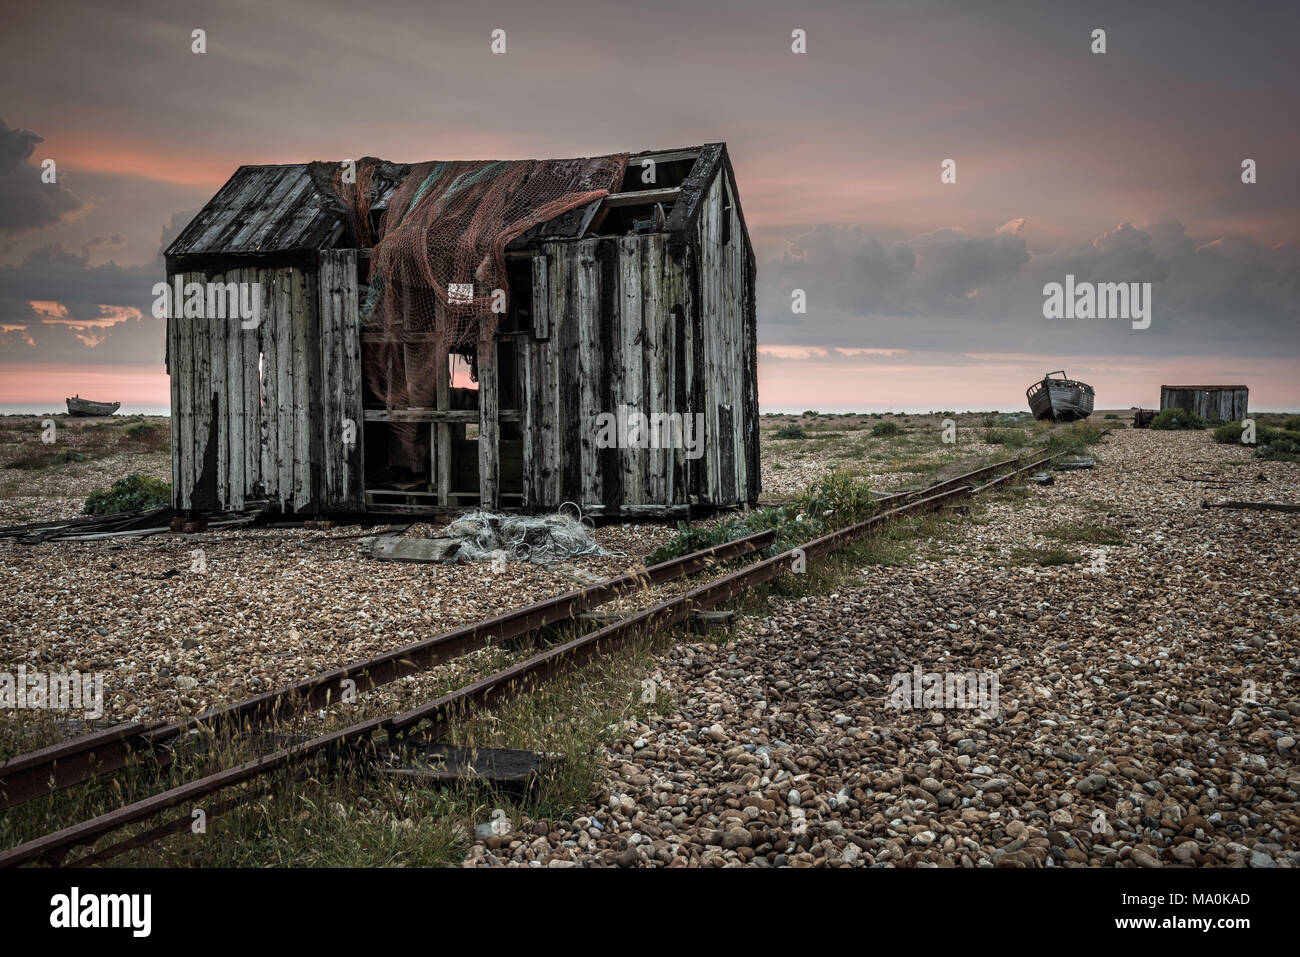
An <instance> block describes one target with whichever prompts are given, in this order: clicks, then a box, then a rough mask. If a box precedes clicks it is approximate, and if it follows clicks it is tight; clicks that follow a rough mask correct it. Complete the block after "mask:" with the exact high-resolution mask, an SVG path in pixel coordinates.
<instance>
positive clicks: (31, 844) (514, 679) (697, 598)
mask: <svg viewBox="0 0 1300 957" xmlns="http://www.w3.org/2000/svg"><path fill="white" fill-rule="evenodd" d="M1054 458H1056V456H1046V457H1044V458H1041V459H1039V460H1037V461H1034V462H1031V463H1029V464H1027V465H1025V466H1023V467H1021V468H1018V469H1016V470H1015V471H1013V472H1010V473H1008V474H1007V475H1005V476H1002V477H1001V478H999V479H995V480H994V481H991V482H988V483H986V484H985V485H983V486H981V487H980V488H978V489H976V488H974V487H973V486H970V485H965V484H963V485H959V486H956V487H953V488H949V489H947V490H945V491H942V492H939V493H936V494H933V495H928V496H926V497H924V498H920V499H916V500H914V501H911V502H907V503H905V504H902V505H899V506H898V507H896V508H892V509H889V510H887V511H884V512H879V513H877V514H876V515H873V516H872V517H871V518H868V519H866V520H865V521H863V522H859V523H857V524H854V525H850V526H847V527H845V528H842V529H839V530H837V531H834V532H831V533H829V534H827V535H823V536H821V537H820V538H817V539H814V540H812V541H810V542H807V543H805V544H803V545H801V546H799V547H797V548H792V549H789V550H787V551H784V552H782V553H780V554H779V555H775V556H773V557H770V558H767V559H764V560H762V561H760V562H757V563H755V564H752V565H748V566H746V567H745V568H743V569H740V570H738V571H735V572H732V573H730V574H728V575H725V576H723V577H722V578H719V579H715V580H714V581H711V582H708V583H706V584H704V585H701V586H699V587H697V588H694V589H691V590H690V591H687V592H685V593H684V594H682V595H680V596H678V597H676V598H671V599H668V600H665V601H662V602H659V603H658V604H656V605H653V606H651V607H649V608H646V609H642V610H641V611H638V612H634V613H633V614H630V615H628V616H627V617H625V618H623V619H622V620H620V621H618V622H615V623H612V624H610V625H607V626H605V627H604V628H600V629H597V630H596V631H593V632H590V633H588V634H586V635H582V636H580V637H578V638H575V639H573V640H572V641H569V642H566V643H564V644H562V645H557V646H555V647H553V648H549V649H547V650H545V651H543V652H541V653H539V654H537V655H534V656H532V657H530V658H528V659H526V660H524V661H521V662H518V663H516V664H514V665H512V666H511V667H509V668H506V669H503V670H502V671H498V672H496V673H495V674H492V675H489V676H487V677H485V678H482V679H480V680H478V681H475V682H473V683H471V684H469V685H466V686H464V687H462V688H459V689H457V690H456V691H453V692H451V693H449V694H446V695H442V696H441V697H439V698H436V699H434V700H433V701H430V702H427V703H425V704H423V705H420V706H419V707H417V708H414V709H412V710H410V711H407V712H405V713H403V714H399V715H395V716H391V717H381V718H372V719H370V720H367V721H364V722H361V723H359V724H356V725H352V726H350V727H347V728H342V729H339V730H336V731H333V732H330V733H328V734H324V735H321V736H319V737H316V738H313V739H311V740H310V741H306V742H304V743H301V744H295V745H293V746H292V747H288V748H284V749H282V750H279V751H276V752H274V753H272V754H269V755H265V756H263V757H260V758H257V759H255V760H252V761H247V762H244V763H243V764H240V765H237V766H235V767H233V768H228V769H225V770H222V771H218V772H216V773H214V774H210V775H208V776H206V777H203V778H200V779H199V780H197V781H192V782H190V783H188V784H183V785H180V786H178V787H175V788H172V789H170V790H167V791H164V792H161V793H159V794H155V795H152V796H150V797H147V798H143V799H141V800H139V801H136V802H134V803H132V804H129V805H126V806H125V807H122V808H118V809H116V810H114V811H110V812H107V813H106V814H101V815H99V816H98V817H95V818H92V819H91V820H88V821H83V822H81V823H79V824H74V825H71V826H69V827H66V828H63V829H61V830H59V831H55V832H53V833H51V834H47V835H43V836H42V837H38V838H35V839H33V840H31V841H28V842H26V843H24V844H21V845H19V846H17V847H14V848H11V849H10V850H8V851H4V852H0V867H13V866H17V865H21V864H26V863H31V862H35V861H47V862H53V863H57V862H59V861H61V860H62V859H63V858H64V857H65V856H66V854H67V853H68V851H69V850H71V849H72V848H74V847H78V846H80V845H84V844H89V843H91V842H93V841H95V840H97V839H99V838H100V837H102V836H103V835H105V834H108V833H111V832H112V831H114V830H117V829H118V828H121V827H126V826H128V825H130V824H134V823H137V822H139V821H143V820H146V819H148V818H150V817H152V816H154V815H155V814H159V813H161V812H163V811H166V810H169V809H171V808H174V807H178V806H181V805H185V804H188V803H190V802H192V801H197V800H199V799H201V798H205V797H208V796H210V795H212V794H216V793H217V792H219V791H222V790H224V789H226V788H229V787H234V786H236V785H240V784H244V783H246V782H248V781H252V780H255V779H256V778H258V777H261V776H262V775H265V774H268V773H270V772H272V771H276V770H279V769H281V768H284V767H288V766H291V765H293V764H298V763H301V762H303V761H305V760H307V759H308V758H310V757H312V756H314V755H317V754H322V753H328V752H338V751H346V750H353V751H366V750H370V749H371V748H372V746H373V743H372V741H371V738H372V737H373V736H374V735H375V734H376V733H378V732H384V733H386V734H387V735H388V736H389V738H399V737H404V736H406V735H408V734H409V733H410V732H412V731H413V730H415V729H416V728H417V727H423V730H422V732H421V736H422V738H424V739H427V740H434V739H436V738H437V737H439V736H441V735H443V734H445V732H446V730H447V728H448V727H449V725H450V722H451V721H452V720H453V719H454V718H455V717H456V716H457V715H459V714H461V713H463V712H464V711H466V710H467V709H470V708H488V707H491V706H492V705H494V704H497V703H499V702H501V701H504V700H506V699H508V698H510V697H513V696H515V695H517V694H519V693H521V692H525V691H528V690H530V689H532V688H534V687H536V686H538V685H539V684H541V683H543V682H545V681H547V680H549V679H550V678H552V677H555V676H556V675H559V674H562V673H564V672H567V671H569V670H572V669H574V668H577V667H580V666H581V665H582V664H585V663H586V662H587V661H589V660H591V659H592V658H593V657H595V656H596V655H598V654H601V653H603V652H605V651H608V650H610V649H613V648H616V647H618V646H620V645H623V644H626V643H627V642H628V641H630V640H633V639H635V638H637V637H639V636H642V635H648V634H651V633H653V632H655V631H658V630H660V629H662V628H666V627H669V626H671V625H673V624H676V623H678V622H681V621H683V620H685V619H686V618H688V617H689V616H690V615H691V614H692V613H694V612H695V611H697V610H699V609H705V608H712V607H714V606H716V605H718V604H721V603H723V602H726V601H730V600H731V599H733V598H735V597H736V596H738V595H740V594H742V593H743V592H745V591H748V590H749V589H751V588H754V587H756V586H758V585H761V584H764V583H766V582H768V581H771V580H772V579H774V578H777V577H779V576H781V575H784V574H788V573H791V572H793V571H794V570H795V568H796V567H798V565H799V564H800V563H801V562H805V561H809V560H815V559H817V558H819V557H821V556H823V555H826V554H829V553H831V552H833V551H835V550H837V549H839V548H842V547H843V546H844V545H847V544H848V543H850V542H852V541H854V540H856V539H859V538H862V537H863V536H865V535H867V534H869V533H870V532H871V531H873V530H874V529H876V528H878V527H880V526H881V525H883V524H885V523H887V522H889V521H891V520H893V519H895V518H900V517H903V516H906V515H910V514H917V513H921V514H923V513H925V512H929V511H933V510H935V509H938V508H940V507H942V506H943V505H946V504H947V503H949V502H951V501H953V500H955V499H958V498H963V497H966V496H968V495H971V494H976V493H981V492H984V491H988V490H989V489H992V488H996V487H999V486H1001V485H1002V484H1004V483H1006V482H1008V481H1011V480H1013V479H1015V478H1016V477H1019V476H1020V475H1023V474H1025V473H1027V472H1031V471H1033V470H1035V469H1038V468H1040V467H1041V466H1043V465H1044V464H1045V463H1047V462H1050V461H1051V460H1052V459H1054ZM976 471H985V470H976ZM972 474H973V473H972ZM985 474H987V472H986V471H985ZM963 478H966V476H959V477H958V479H952V480H950V481H949V482H946V483H943V484H945V485H950V484H951V483H952V482H956V481H958V480H959V479H963ZM688 557H690V556H688ZM658 567H660V566H656V568H658ZM607 584H612V583H607ZM534 607H536V606H534ZM525 611H526V609H525ZM479 624H480V625H481V624H484V623H479ZM468 627H469V628H470V629H472V628H473V627H474V626H468ZM233 800H236V799H235V798H231V799H229V800H228V801H224V802H220V804H218V805H213V806H212V808H211V809H210V810H209V811H208V817H209V819H211V817H213V816H214V813H213V812H214V811H217V810H218V808H220V807H221V806H222V805H225V804H228V803H229V802H230V801H233ZM184 820H185V819H184V818H179V819H177V820H174V821H172V822H169V823H168V824H164V825H162V826H161V827H159V828H155V829H153V830H152V831H149V832H145V834H141V835H137V836H136V837H134V838H131V839H128V840H127V841H123V842H120V843H119V844H115V845H112V846H111V847H109V848H104V849H102V850H100V851H98V852H95V853H94V854H92V855H89V856H88V857H85V858H82V859H80V860H79V861H77V862H75V863H82V862H87V861H90V860H91V859H93V860H94V861H96V862H97V861H100V860H105V859H107V857H110V856H114V855H115V854H117V853H121V851H124V850H128V849H129V848H131V847H136V846H139V844H140V843H148V840H146V839H145V836H146V835H148V834H153V833H155V832H157V836H158V837H161V836H163V835H164V834H167V833H174V832H176V831H178V830H181V829H182V824H183V822H184Z"/></svg>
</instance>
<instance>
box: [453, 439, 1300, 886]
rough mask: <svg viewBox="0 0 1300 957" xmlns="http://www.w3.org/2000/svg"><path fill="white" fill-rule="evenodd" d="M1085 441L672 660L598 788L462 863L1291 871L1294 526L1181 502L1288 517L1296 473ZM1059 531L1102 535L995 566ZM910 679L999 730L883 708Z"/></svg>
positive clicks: (960, 717) (1296, 831)
mask: <svg viewBox="0 0 1300 957" xmlns="http://www.w3.org/2000/svg"><path fill="white" fill-rule="evenodd" d="M1098 451H1099V453H1100V455H1101V456H1102V463H1101V465H1100V466H1099V467H1098V468H1096V469H1095V470H1092V471H1082V472H1070V473H1058V475H1057V478H1056V484H1055V485H1054V486H1052V487H1046V488H1044V487H1034V488H1031V489H1030V490H1029V492H1028V493H1027V495H1026V496H1024V497H1023V499H1022V500H1021V501H1020V502H1019V503H1017V502H1016V500H1015V499H1014V498H1011V497H1009V498H1007V499H1005V500H1000V501H993V502H991V503H990V504H989V506H988V508H987V510H985V511H984V512H983V514H982V515H981V514H980V512H979V511H978V510H977V513H976V517H975V518H974V519H969V520H965V521H963V522H962V524H961V527H960V528H959V529H957V530H956V537H955V539H954V540H945V541H944V542H932V543H922V545H921V547H920V548H919V549H918V552H917V554H916V556H915V559H914V560H913V561H912V562H911V563H908V564H904V565H901V566H897V567H880V566H872V567H869V568H864V569H862V570H861V572H860V573H858V574H855V575H854V576H853V579H854V581H853V582H852V583H850V584H847V585H844V586H841V587H840V590H839V591H838V592H836V593H833V594H829V595H825V596H817V597H808V598H800V599H775V598H774V599H772V600H771V601H770V602H769V604H768V609H767V613H766V614H765V615H763V616H760V617H746V618H742V619H741V624H740V626H739V628H738V631H737V634H736V636H735V638H734V640H732V641H730V642H729V643H726V644H715V643H710V642H707V641H699V640H697V641H696V642H695V643H692V644H682V645H678V646H675V647H673V648H672V649H670V650H669V651H667V652H666V653H664V654H663V655H662V656H660V657H659V658H658V659H657V660H656V662H655V664H654V668H653V669H652V674H651V677H654V678H655V679H656V680H657V681H659V682H660V683H661V685H662V686H663V687H665V688H668V689H671V691H672V694H671V699H670V700H672V701H673V702H674V704H675V707H676V708H677V709H678V710H676V711H674V712H673V713H672V714H667V715H655V716H653V717H652V718H651V719H650V720H651V722H652V723H649V724H641V725H632V726H629V727H627V728H626V733H625V734H624V736H623V737H622V739H621V742H620V743H619V744H617V745H616V746H615V747H614V749H613V751H612V752H611V753H610V754H608V755H607V757H606V759H605V763H606V765H607V770H608V783H607V791H606V792H605V793H604V794H603V795H601V796H600V798H599V800H598V801H597V802H595V803H594V804H593V805H592V806H589V807H586V808H580V809H578V810H577V813H575V814H574V815H572V816H570V817H569V818H567V819H565V820H562V821H540V822H538V821H524V822H521V823H520V825H519V830H518V831H517V832H512V833H509V834H505V835H495V834H494V835H491V836H488V837H487V839H486V840H484V841H480V842H478V843H476V844H475V845H473V846H472V847H471V849H470V852H469V854H468V857H467V858H466V861H465V863H466V866H474V865H489V864H512V865H515V866H575V865H588V866H590V865H606V866H608V865H617V866H637V865H640V866H650V865H653V866H678V867H680V866H714V867H717V866H741V865H746V864H748V865H756V866H781V865H790V866H795V867H817V866H859V867H861V866H872V865H875V866H918V867H921V866H924V867H934V866H962V867H988V866H1018V867H1024V866H1029V867H1033V866H1123V867H1162V866H1179V865H1193V866H1194V865H1220V866H1224V865H1226V866H1252V867H1292V866H1296V865H1298V864H1300V816H1298V814H1297V804H1296V799H1297V788H1300V771H1298V770H1297V768H1296V754H1297V752H1296V738H1297V736H1300V735H1297V720H1298V718H1300V703H1297V700H1296V684H1297V682H1296V675H1297V669H1298V667H1300V660H1298V655H1300V650H1298V649H1300V613H1298V612H1300V609H1298V607H1297V606H1298V604H1300V603H1298V602H1297V591H1298V589H1297V575H1296V563H1297V554H1298V553H1300V547H1298V546H1300V516H1297V515H1294V514H1285V513H1279V512H1248V511H1230V510H1214V509H1211V510H1204V509H1202V508H1200V507H1199V506H1200V502H1201V500H1202V499H1203V498H1209V499H1211V500H1212V501H1213V500H1219V499H1250V500H1264V501H1290V502H1295V501H1298V500H1300V488H1298V486H1300V466H1296V465H1294V464H1282V463H1277V464H1274V463H1260V462H1257V461H1254V460H1250V459H1249V454H1248V452H1247V451H1246V450H1243V449H1240V448H1236V447H1224V446H1215V445H1214V444H1212V441H1211V438H1210V435H1209V434H1208V433H1203V432H1194V433H1168V432H1165V433H1160V432H1149V431H1139V432H1134V431H1125V432H1119V433H1116V434H1114V435H1112V436H1111V438H1110V439H1109V440H1108V441H1107V443H1105V444H1104V445H1102V446H1100V447H1099V449H1098ZM1233 463H1237V464H1233ZM1065 522H1071V523H1079V524H1085V525H1089V526H1096V525H1102V526H1106V527H1110V528H1116V529H1119V530H1120V531H1121V532H1122V533H1123V543H1122V544H1118V545H1110V546H1105V547H1104V548H1102V547H1094V546H1090V545H1086V544H1085V545H1065V546H1062V547H1065V548H1069V549H1074V550H1077V551H1081V552H1083V554H1084V555H1085V556H1087V558H1086V560H1085V561H1084V562H1082V563H1079V564H1072V565H1049V566H1040V565H1027V566H1022V565H1017V564H1014V555H1015V554H1016V552H1015V550H1016V549H1018V548H1034V547H1037V548H1046V547H1049V546H1053V545H1059V544H1060V543H1059V542H1056V541H1054V540H1053V539H1051V538H1048V537H1045V536H1044V535H1043V533H1044V532H1045V531H1047V530H1048V529H1049V528H1052V527H1053V526H1057V525H1059V524H1061V523H1065ZM1102 556H1104V559H1103V557H1102ZM916 667H919V668H920V669H921V670H922V671H923V672H940V673H948V674H952V673H962V672H977V673H984V674H986V675H987V674H989V673H993V674H995V675H996V677H997V679H998V687H999V701H998V708H997V712H996V714H994V715H981V714H980V713H979V712H978V711H974V710H962V709H957V708H947V709H944V708H941V707H928V706H926V707H919V708H901V709H900V708H891V707H889V706H888V693H889V689H890V686H891V683H892V681H893V679H894V676H895V675H896V674H898V673H911V672H912V671H913V669H914V668H916ZM1248 682H1253V683H1254V686H1253V694H1252V693H1250V692H1249V691H1248V690H1247V689H1248V687H1249V685H1248ZM922 703H923V704H925V703H924V702H922Z"/></svg>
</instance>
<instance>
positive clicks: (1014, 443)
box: [984, 429, 1029, 449]
mask: <svg viewBox="0 0 1300 957" xmlns="http://www.w3.org/2000/svg"><path fill="white" fill-rule="evenodd" d="M984 441H985V442H987V443H988V444H989V445H1005V446H1006V447H1007V448H1009V449H1019V448H1023V447H1024V446H1026V445H1028V444H1029V436H1027V435H1025V431H1024V429H986V430H985V431H984Z"/></svg>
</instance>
